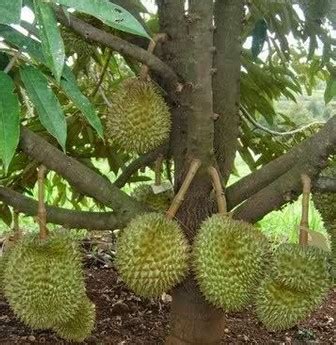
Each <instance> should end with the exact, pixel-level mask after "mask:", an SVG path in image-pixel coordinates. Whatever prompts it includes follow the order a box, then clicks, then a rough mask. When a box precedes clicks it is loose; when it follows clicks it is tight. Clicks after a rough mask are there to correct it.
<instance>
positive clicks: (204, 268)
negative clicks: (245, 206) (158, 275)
mask: <svg viewBox="0 0 336 345" xmlns="http://www.w3.org/2000/svg"><path fill="white" fill-rule="evenodd" d="M267 250H268V244H267V241H266V239H265V238H264V237H263V235H262V234H261V233H260V232H259V230H258V229H256V228H255V227H253V226H252V225H250V224H248V223H245V222H241V221H236V220H233V219H231V218H229V217H226V216H223V215H213V216H212V217H210V218H208V219H207V220H205V221H204V222H203V223H202V224H201V228H200V230H199V232H198V234H197V235H196V238H195V242H194V245H193V261H194V271H195V275H196V279H197V282H198V285H199V288H200V290H201V292H202V293H203V295H204V297H205V299H206V300H207V301H208V302H210V303H211V304H213V305H214V306H216V307H219V308H223V309H224V310H225V311H237V310H240V309H242V308H243V307H244V306H245V305H246V304H247V303H249V301H250V299H251V297H252V294H253V292H254V291H255V289H256V287H257V284H258V282H259V280H260V279H261V277H262V273H263V268H264V264H265V262H264V260H265V256H266V253H267Z"/></svg>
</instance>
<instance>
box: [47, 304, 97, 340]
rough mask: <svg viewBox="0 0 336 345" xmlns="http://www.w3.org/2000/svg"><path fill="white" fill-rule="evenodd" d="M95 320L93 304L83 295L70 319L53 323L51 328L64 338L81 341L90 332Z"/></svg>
mask: <svg viewBox="0 0 336 345" xmlns="http://www.w3.org/2000/svg"><path fill="white" fill-rule="evenodd" d="M95 320H96V310H95V305H94V304H93V303H92V302H91V301H90V300H89V299H88V298H87V297H84V298H83V299H82V301H81V303H80V305H79V308H78V310H77V312H76V314H75V315H74V316H73V317H72V318H71V319H70V320H68V321H66V322H61V323H58V324H57V325H55V326H54V327H53V330H54V331H55V332H56V333H57V335H58V336H59V337H61V338H63V339H65V340H68V341H76V342H82V341H84V340H85V338H87V337H88V336H90V334H91V333H92V331H93V329H94V325H95Z"/></svg>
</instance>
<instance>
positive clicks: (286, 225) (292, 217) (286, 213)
mask: <svg viewBox="0 0 336 345" xmlns="http://www.w3.org/2000/svg"><path fill="white" fill-rule="evenodd" d="M235 163H236V170H237V171H238V175H237V176H236V175H232V176H231V178H230V180H229V184H231V183H234V182H236V181H237V180H239V179H240V178H241V177H243V176H245V175H247V174H249V173H250V170H249V168H248V166H247V165H246V164H245V162H244V161H243V160H242V159H241V157H240V156H239V155H238V157H237V159H236V162H235ZM97 165H98V166H99V169H100V170H101V171H102V173H105V174H106V175H107V176H108V177H109V178H110V179H111V180H112V181H113V180H114V179H115V176H114V175H112V173H109V171H108V170H107V169H108V167H107V164H104V163H103V162H98V164H97ZM145 174H146V175H148V176H150V177H153V178H154V174H153V172H152V171H151V170H149V171H146V172H145ZM135 185H136V184H133V185H132V186H129V185H126V186H125V187H124V188H123V190H124V191H125V192H127V193H130V192H131V191H132V189H133V188H134V187H135ZM49 187H51V185H49ZM46 189H47V197H46V199H47V201H48V202H50V201H51V200H53V199H54V198H55V195H56V194H57V190H56V189H54V188H46ZM34 198H37V191H36V190H35V191H34ZM88 205H89V207H88V208H89V209H96V207H95V205H94V202H93V200H92V199H88ZM64 207H68V208H71V203H70V202H66V203H65V205H64ZM309 216H310V217H309V218H310V222H309V224H310V228H311V229H312V230H315V231H319V232H321V233H322V234H324V235H326V231H325V229H324V226H323V222H322V219H321V216H320V214H319V213H318V211H317V210H316V209H315V207H314V205H313V203H311V204H310V215H309ZM300 218H301V198H299V199H298V200H297V201H295V202H293V203H291V204H288V205H286V206H285V207H283V208H282V209H281V210H279V211H273V212H271V213H269V214H268V215H266V216H265V217H264V218H263V219H262V220H260V221H259V222H258V223H257V224H256V225H257V226H258V227H260V228H261V230H262V231H263V232H264V233H265V235H267V236H268V237H270V238H271V239H272V240H273V241H275V242H277V243H282V242H297V240H298V226H299V223H300ZM1 222H2V221H1ZM1 222H0V224H1ZM20 224H21V226H22V228H24V229H25V230H28V231H37V224H35V222H34V220H33V219H32V217H27V216H21V217H20ZM1 225H2V226H1ZM1 225H0V235H1V234H2V233H5V232H8V231H10V230H9V228H8V226H6V225H5V224H4V223H2V224H1ZM56 227H59V226H56V225H55V226H52V225H51V226H50V228H51V229H53V228H56ZM74 233H77V234H78V236H79V237H82V236H83V235H84V234H85V231H84V232H83V231H77V232H75V231H74ZM326 236H327V235H326Z"/></svg>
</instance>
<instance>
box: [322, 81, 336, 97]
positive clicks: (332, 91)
mask: <svg viewBox="0 0 336 345" xmlns="http://www.w3.org/2000/svg"><path fill="white" fill-rule="evenodd" d="M335 96H336V79H335V78H332V77H330V79H329V80H328V82H327V87H326V89H325V92H324V101H325V104H328V103H329V102H330V101H331V100H332V99H333V98H334V97H335Z"/></svg>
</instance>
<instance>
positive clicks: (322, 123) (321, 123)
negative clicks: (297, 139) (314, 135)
mask: <svg viewBox="0 0 336 345" xmlns="http://www.w3.org/2000/svg"><path fill="white" fill-rule="evenodd" d="M240 111H241V113H242V115H243V116H244V117H245V118H246V119H247V120H248V121H249V122H251V123H252V124H253V125H254V126H255V127H256V128H259V129H261V130H262V131H264V132H266V133H269V134H272V135H276V136H287V135H293V134H296V133H300V132H302V131H304V130H306V129H307V128H309V127H311V126H314V125H324V124H325V121H323V122H322V121H313V122H311V123H308V124H306V125H302V126H301V127H299V128H296V129H293V130H291V131H287V132H279V131H275V130H273V129H270V128H267V127H265V126H263V125H262V124H260V123H258V122H257V121H256V120H255V119H254V118H253V117H252V116H251V115H250V114H249V112H248V111H247V110H246V109H245V108H244V107H242V106H241V107H240Z"/></svg>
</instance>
